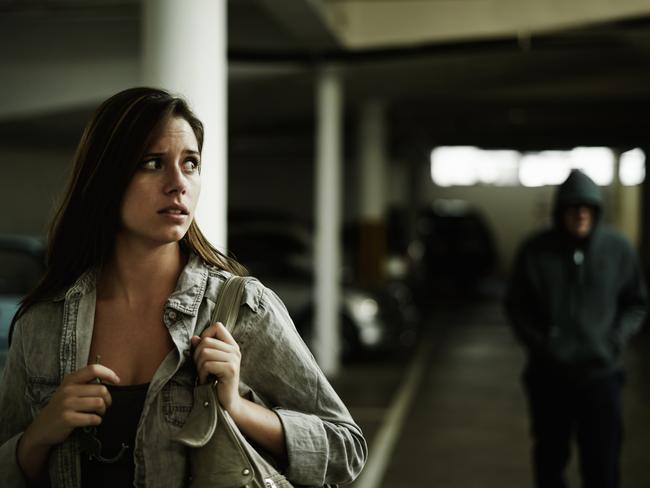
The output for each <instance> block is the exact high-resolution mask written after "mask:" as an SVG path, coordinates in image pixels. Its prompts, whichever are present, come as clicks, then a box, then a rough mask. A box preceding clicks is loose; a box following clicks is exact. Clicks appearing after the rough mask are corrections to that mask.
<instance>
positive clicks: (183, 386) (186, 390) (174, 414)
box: [162, 371, 194, 428]
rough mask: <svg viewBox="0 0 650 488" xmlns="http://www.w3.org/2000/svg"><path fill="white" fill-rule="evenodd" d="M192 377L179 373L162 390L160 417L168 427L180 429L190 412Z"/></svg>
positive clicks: (185, 373)
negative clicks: (161, 416)
mask: <svg viewBox="0 0 650 488" xmlns="http://www.w3.org/2000/svg"><path fill="white" fill-rule="evenodd" d="M193 390H194V375H193V374H191V372H188V371H179V372H178V373H177V374H176V375H174V376H173V377H172V379H171V380H169V382H168V383H167V384H166V385H165V386H164V387H163V389H162V415H163V418H164V419H165V421H166V422H167V424H168V425H170V426H172V427H174V428H180V427H182V426H183V425H184V424H185V421H186V420H187V417H188V416H189V414H190V411H191V410H192V391H193Z"/></svg>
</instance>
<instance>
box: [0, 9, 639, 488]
mask: <svg viewBox="0 0 650 488" xmlns="http://www.w3.org/2000/svg"><path fill="white" fill-rule="evenodd" d="M165 1H167V0H165ZM215 1H219V2H222V0H215ZM160 3H161V4H162V3H165V2H162V1H161V2H160ZM223 3H224V4H227V6H226V8H225V11H226V12H227V14H226V17H225V19H221V20H223V21H224V22H225V25H226V28H227V31H226V42H225V52H224V59H225V60H226V61H225V65H224V67H225V72H224V73H223V75H224V77H225V79H224V83H225V88H224V90H225V91H224V96H226V100H227V110H225V111H224V112H223V114H222V115H223V116H224V120H225V126H224V127H221V128H220V130H221V131H222V132H223V135H224V136H225V141H226V142H225V144H224V146H223V149H224V154H225V161H226V163H225V166H226V168H227V169H226V170H224V172H223V173H221V174H222V175H224V176H226V178H227V180H226V183H225V187H226V188H227V200H226V203H225V205H221V207H220V208H219V209H218V211H216V210H215V212H214V215H215V217H214V218H215V220H219V225H220V226H222V227H221V228H225V229H227V236H228V239H225V235H226V234H225V233H224V234H222V235H221V237H224V241H223V242H219V243H218V244H219V246H220V247H221V248H222V249H226V248H228V250H229V251H230V252H231V253H233V255H234V256H235V257H237V258H239V259H241V261H242V262H243V264H245V265H247V266H248V267H249V270H250V271H251V273H252V274H255V275H259V277H260V278H261V279H262V280H263V281H264V282H265V283H267V284H268V285H269V286H270V287H271V288H273V289H277V291H278V293H279V294H280V296H281V298H283V300H285V302H286V303H287V306H288V308H289V309H290V311H291V312H293V310H295V315H293V316H292V318H293V319H294V322H295V324H296V327H297V328H298V330H299V331H300V332H301V334H302V335H303V338H304V339H305V340H306V341H309V340H311V339H313V338H314V336H315V335H316V336H317V335H318V334H320V333H321V328H323V329H326V330H327V331H328V334H330V336H331V335H334V336H335V337H334V339H333V340H334V344H335V345H336V347H335V348H334V349H332V351H335V352H332V351H330V350H328V351H326V354H327V358H325V357H324V356H321V354H323V352H322V351H321V352H319V350H318V349H315V350H314V354H315V356H316V358H317V360H319V362H321V361H322V363H321V366H322V367H323V369H324V370H325V371H326V373H327V374H328V376H329V377H330V378H331V380H332V383H333V385H334V386H335V388H336V389H337V391H338V392H339V394H340V395H341V397H342V398H343V400H344V401H345V402H346V404H347V405H348V407H349V408H350V411H351V413H352V414H353V416H354V418H355V419H356V420H357V421H358V423H359V424H360V426H361V427H362V429H363V430H364V433H365V434H366V437H367V440H368V442H369V448H370V457H369V461H368V463H367V465H366V469H365V470H364V472H363V473H362V475H361V477H360V478H359V479H358V480H357V481H355V482H354V483H353V484H352V485H351V486H355V487H356V488H402V487H409V488H410V487H414V488H418V487H433V486H440V487H445V488H455V487H459V488H461V487H462V488H472V487H477V488H491V487H513V488H526V487H529V486H530V487H532V475H531V468H530V437H529V428H530V427H529V423H528V422H529V420H528V416H527V406H526V401H525V397H524V394H523V390H522V387H521V372H522V369H523V367H524V363H525V357H524V352H523V350H522V348H521V346H520V344H518V342H517V341H516V340H515V338H514V336H513V334H512V332H511V330H510V328H509V326H508V323H507V320H506V318H505V315H504V311H503V306H502V300H503V294H504V289H505V286H506V281H507V279H508V276H509V274H510V272H511V269H512V263H513V260H514V256H515V253H516V250H517V248H518V246H519V245H520V243H521V242H522V240H523V239H525V238H526V237H527V236H528V235H530V234H531V233H532V232H534V231H535V230H536V229H539V228H542V227H544V226H547V225H549V224H550V215H551V210H552V202H553V195H554V191H555V185H557V184H558V183H559V182H561V179H560V180H553V179H552V178H550V177H549V178H550V179H548V180H544V181H545V182H543V183H539V184H532V185H525V184H524V183H522V180H521V178H520V176H521V168H522V165H523V164H524V163H522V161H523V160H524V158H527V157H534V156H535V157H539V156H540V155H542V156H544V155H549V154H551V153H552V154H555V156H557V157H558V158H559V160H561V163H557V164H558V165H560V166H561V168H560V170H559V174H560V175H564V177H565V176H566V174H568V173H566V171H568V169H569V168H570V167H572V166H571V164H574V167H575V165H576V164H582V163H575V160H573V159H571V158H572V156H571V154H574V155H575V152H574V153H572V151H575V150H576V148H577V149H581V148H587V149H589V148H591V149H593V148H599V149H602V150H603V151H604V153H602V154H605V155H606V156H605V158H604V162H603V163H602V164H601V165H596V167H595V168H596V169H595V170H594V171H596V172H598V171H602V170H603V168H605V172H606V173H608V175H609V176H608V177H607V178H606V179H605V180H604V182H603V183H601V184H600V186H601V191H602V192H603V195H604V201H605V209H606V210H605V214H604V220H605V223H606V224H607V225H609V226H610V227H612V228H614V229H616V230H618V231H619V232H621V233H622V234H623V235H625V236H626V238H627V239H628V240H629V241H630V242H631V243H632V244H633V246H634V247H635V249H636V251H637V252H638V254H639V256H640V259H641V263H642V265H643V268H644V271H645V274H646V276H648V271H650V190H649V188H650V186H649V185H650V183H649V182H648V181H647V178H644V175H645V166H644V164H643V165H642V166H640V167H639V168H641V169H640V170H639V172H638V175H637V177H636V179H634V178H633V180H634V181H632V182H628V183H626V181H624V178H622V175H623V173H622V172H621V168H622V167H623V160H624V157H625V155H628V154H630V153H631V152H632V151H637V152H635V153H634V154H642V155H643V156H642V158H644V157H645V155H646V154H648V151H650V144H648V122H647V120H648V118H647V112H648V109H650V69H649V66H650V7H648V6H647V5H643V2H635V1H632V0H628V1H624V2H619V4H618V5H614V4H610V3H606V2H605V3H603V2H600V3H599V8H595V7H594V6H593V5H590V2H585V1H576V2H572V3H571V5H565V6H563V8H562V9H558V8H557V3H556V2H552V1H550V0H549V1H539V2H536V1H532V0H531V1H525V2H513V1H510V0H498V1H495V2H458V3H456V4H454V5H443V4H444V3H445V2H419V1H406V2H403V1H402V2H401V1H398V0H394V1H384V0H312V1H309V0H296V1H294V2H284V1H276V0H228V1H227V2H226V1H225V0H223ZM488 3H489V4H490V6H488ZM152 5H153V6H152ZM156 8H157V7H156V6H155V2H154V1H153V0H152V1H149V0H147V1H142V2H140V1H138V0H87V1H83V2H82V1H76V0H22V1H12V0H1V1H0V39H1V40H2V42H0V88H1V90H0V154H1V156H0V164H1V165H2V171H3V177H2V178H0V195H1V197H0V198H1V199H2V200H1V201H2V205H1V206H0V236H8V237H10V236H27V237H29V238H36V239H40V240H45V239H46V234H47V224H48V222H49V220H50V219H51V217H52V214H53V212H54V210H55V208H56V203H57V202H58V201H59V199H60V198H61V194H62V192H63V190H64V188H65V184H66V181H67V178H68V176H69V171H70V162H71V160H72V156H73V154H74V151H75V148H76V144H77V143H78V141H79V138H80V136H81V133H82V131H83V127H84V125H85V123H86V122H87V121H88V119H89V118H90V116H91V114H92V112H93V110H94V109H95V107H96V106H97V104H98V103H99V102H100V101H101V100H102V99H104V98H106V97H107V96H109V95H111V94H113V93H115V92H117V91H118V90H120V89H123V88H126V87H129V86H135V85H138V84H141V80H142V69H143V68H142V66H143V64H145V63H144V61H143V58H144V57H145V56H146V49H145V47H146V46H145V44H146V43H147V42H148V41H147V40H146V39H145V36H144V34H143V31H144V29H145V28H144V20H143V19H144V18H145V16H146V15H147V9H154V10H155V9H156ZM187 8H190V7H187ZM215 22H216V19H215ZM188 34H189V33H188ZM192 49H193V46H188V47H187V51H186V55H187V56H191V53H192ZM143 53H144V54H143ZM189 75H190V76H201V74H200V70H199V72H198V73H189ZM326 83H330V84H333V85H327V86H334V88H335V91H336V94H337V97H335V98H329V99H325V101H324V102H323V98H319V97H322V96H323V90H325V88H323V87H324V86H325V84H326ZM335 104H336V105H337V107H338V109H339V112H337V113H334V114H332V113H330V112H328V109H329V108H330V107H331V106H332V105H335ZM328 114H329V115H328ZM328 117H330V119H328ZM331 117H336V119H335V121H334V122H331ZM328 121H329V122H328ZM330 122H331V123H333V124H334V125H333V127H334V130H335V131H337V134H338V136H337V139H335V141H334V142H335V143H336V144H337V145H338V146H337V147H338V149H339V151H338V153H337V154H334V155H333V156H328V157H332V158H334V159H325V160H322V153H321V151H323V144H325V145H326V146H327V143H328V141H329V142H331V139H325V142H324V138H326V136H324V135H323V132H322V127H323V125H324V124H327V123H330ZM440 148H470V149H472V150H475V151H478V152H481V154H483V155H486V156H485V159H482V160H481V161H487V160H488V159H489V156H490V155H494V154H495V153H503V152H507V151H509V152H510V153H509V154H510V156H509V157H511V158H512V157H513V156H512V154H514V153H516V157H515V159H516V160H517V161H516V164H517V165H518V166H513V167H511V169H510V171H511V173H509V174H511V177H510V179H508V178H505V177H504V178H505V180H504V181H497V180H498V178H497V179H495V178H492V179H491V180H490V179H489V178H488V180H481V178H480V177H476V178H474V179H472V178H470V179H469V180H468V179H467V177H468V174H469V173H468V172H469V169H466V170H465V172H462V171H461V172H459V173H458V174H460V176H459V180H457V181H451V182H444V183H440V182H439V181H438V182H436V181H435V178H434V174H433V172H434V163H435V161H434V150H436V149H438V150H439V149H440ZM326 149H327V148H326ZM538 159H539V160H540V161H542V163H541V164H547V165H548V166H547V169H546V170H544V166H541V168H542V170H541V171H542V174H544V175H547V176H548V175H550V174H551V173H552V168H551V166H552V165H554V164H556V163H555V162H549V161H551V160H550V159H543V158H542V157H540V158H538ZM477 161H478V159H477ZM544 161H545V162H546V163H544ZM553 161H555V160H553ZM572 161H573V163H572ZM643 162H644V161H643ZM477 164H481V163H477ZM482 164H484V165H487V164H488V163H486V162H484V163H482ZM513 164H515V163H513ZM328 165H329V166H328ZM332 165H336V167H337V171H338V173H327V168H331V167H332ZM562 165H564V166H562ZM560 166H558V167H560ZM483 167H485V166H483ZM463 168H469V166H467V167H465V166H463ZM513 168H514V169H513ZM323 169H325V171H326V172H325V173H323ZM476 171H479V170H476ZM504 171H505V170H504ZM563 171H564V172H565V173H563ZM323 174H326V175H329V176H332V177H333V178H334V182H335V183H334V185H333V186H335V187H336V188H335V191H334V190H332V189H331V188H330V190H332V192H334V193H332V194H331V195H333V196H331V198H332V199H330V200H327V199H325V200H319V195H320V194H321V192H322V191H327V187H323V182H322V179H323ZM504 174H505V173H504ZM329 176H328V177H329ZM463 177H465V179H463ZM552 181H553V182H552ZM551 182H552V183H551ZM204 188H205V189H204V191H208V192H209V191H210V183H209V182H208V183H206V184H205V187H204ZM213 188H221V187H219V186H214V187H213ZM323 188H325V190H323ZM333 202H334V203H333ZM208 214H209V213H208ZM331 215H334V217H335V218H333V220H332V221H331V222H332V223H333V225H334V226H335V228H334V230H332V234H331V236H332V238H333V239H336V241H335V242H336V243H337V254H336V259H335V261H334V262H335V263H337V265H336V267H337V269H334V270H332V269H327V268H328V266H329V268H331V267H332V264H331V262H328V261H323V260H322V256H321V255H322V254H323V253H324V251H323V249H322V241H318V236H319V235H321V234H322V232H323V227H322V223H323V220H327V219H329V217H330V216H331ZM443 222H444V223H443ZM444 225H448V227H446V228H447V229H448V233H447V234H440V233H436V232H431V229H432V228H436V229H438V228H445V227H444ZM468 226H473V227H472V229H478V230H475V233H473V234H471V235H470V234H462V233H458V232H460V231H459V229H461V230H462V229H467V228H469V227H468ZM0 240H1V239H0ZM236 242H237V243H242V244H241V245H235V243H236ZM274 242H277V247H273V245H272V243H274ZM319 242H320V243H321V244H319ZM251 243H259V244H263V245H261V246H254V245H249V244H251ZM468 243H469V245H467V244H468ZM472 246H473V247H472ZM462 249H469V250H468V251H466V252H465V253H464V252H463V251H462ZM471 249H474V251H472V250H471ZM476 249H478V251H476ZM278 255H282V256H283V257H284V258H286V262H285V261H282V260H279V259H278ZM423 256H428V257H429V260H427V261H425V260H424V257H423ZM3 259H5V258H3ZM10 259H14V258H10ZM280 261H282V262H281V263H280ZM0 262H2V261H0ZM278 263H280V264H282V265H281V266H280V265H278ZM328 263H329V264H328ZM324 268H326V269H325V271H326V272H327V273H330V272H331V273H333V274H332V276H336V277H337V282H336V288H335V289H334V292H335V293H336V296H337V297H339V298H337V299H336V300H335V301H331V302H326V303H334V304H335V306H336V307H341V312H340V314H337V312H336V311H334V312H332V311H331V310H330V311H329V312H330V315H327V314H325V315H322V314H321V311H320V310H319V308H320V307H321V306H319V305H318V303H319V302H320V300H318V297H316V299H314V298H313V293H315V292H314V291H313V290H314V288H315V284H316V283H319V280H320V279H321V276H320V275H321V273H324V272H325V271H323V270H324ZM3 279H4V277H3ZM3 284H4V283H3ZM281 291H284V292H285V293H286V295H285V296H283V295H282V292H281ZM285 297H286V298H285ZM311 300H314V301H315V304H313V303H312V304H310V305H309V306H304V303H306V302H310V301H311ZM294 303H295V305H294ZM373 304H374V305H373ZM373 307H374V308H373ZM325 312H327V311H325ZM373 313H376V314H384V316H385V317H389V318H388V319H387V320H386V322H388V324H384V325H380V326H369V325H364V322H363V321H364V320H366V318H367V317H368V316H371V315H372V314H373ZM319 314H321V315H319ZM337 315H339V316H337ZM323 317H331V320H330V321H329V322H327V321H325V322H327V323H324V322H323ZM0 319H2V320H3V324H4V321H6V317H0ZM2 332H3V333H5V334H6V331H4V330H3V331H2ZM328 337H329V336H328ZM0 339H1V340H6V337H5V338H0ZM3 347H4V346H3ZM648 351H650V331H648V327H647V325H646V326H645V327H644V328H643V329H642V331H641V332H640V333H639V334H638V335H637V336H635V337H634V338H633V340H632V342H631V344H630V346H629V348H628V350H627V351H626V356H625V364H626V372H627V378H626V384H625V388H624V422H625V440H624V448H623V455H622V470H621V471H622V484H621V486H622V487H623V488H645V487H647V486H650V469H649V468H648V464H647V450H648V445H649V443H650V417H649V416H648V415H647V412H648V409H649V408H650V397H649V395H648V391H649V390H648V388H647V382H648V378H649V373H650V362H649V360H648V354H647V353H648ZM569 481H570V483H571V484H570V486H580V484H579V483H580V480H579V473H578V468H577V464H576V453H575V452H574V455H573V457H572V462H571V465H570V470H569Z"/></svg>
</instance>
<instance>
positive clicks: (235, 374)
mask: <svg viewBox="0 0 650 488" xmlns="http://www.w3.org/2000/svg"><path fill="white" fill-rule="evenodd" d="M192 347H193V348H194V356H193V357H194V363H195V364H196V370H197V372H198V376H199V383H200V384H204V383H206V382H207V381H208V380H209V377H210V375H214V377H216V379H217V385H216V388H217V398H218V399H219V403H221V406H222V407H223V408H224V409H225V410H226V411H227V412H229V413H231V414H232V413H233V411H234V410H236V409H237V408H239V406H240V403H241V397H240V396H239V364H240V362H241V352H240V351H239V345H238V344H237V342H236V341H235V339H233V337H232V335H231V334H230V332H229V331H228V329H226V328H225V327H224V326H223V324H222V323H221V322H217V323H215V324H212V325H211V326H210V327H208V328H207V329H205V330H204V331H203V333H202V334H201V337H199V336H192Z"/></svg>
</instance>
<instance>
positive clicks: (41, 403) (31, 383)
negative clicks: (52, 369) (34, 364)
mask: <svg viewBox="0 0 650 488" xmlns="http://www.w3.org/2000/svg"><path fill="white" fill-rule="evenodd" d="M58 387H59V381H58V379H57V378H45V377H42V376H30V377H29V378H27V391H26V392H25V393H26V396H27V399H28V400H29V407H30V409H31V414H32V417H36V415H38V413H39V412H40V411H41V410H42V409H43V407H45V406H46V405H47V404H48V402H49V401H50V399H51V398H52V395H54V392H55V391H56V389H57V388H58Z"/></svg>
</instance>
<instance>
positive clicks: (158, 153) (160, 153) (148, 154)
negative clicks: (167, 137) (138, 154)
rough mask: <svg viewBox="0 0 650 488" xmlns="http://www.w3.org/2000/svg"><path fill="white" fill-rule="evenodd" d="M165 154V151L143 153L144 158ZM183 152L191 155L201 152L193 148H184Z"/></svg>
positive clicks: (197, 154)
mask: <svg viewBox="0 0 650 488" xmlns="http://www.w3.org/2000/svg"><path fill="white" fill-rule="evenodd" d="M165 154H167V153H165V152H148V153H145V155H144V157H145V158H151V157H154V158H159V157H162V156H164V155H165ZM183 154H190V155H192V156H201V153H200V152H199V151H195V150H193V149H185V150H183Z"/></svg>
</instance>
